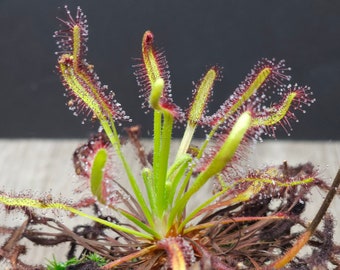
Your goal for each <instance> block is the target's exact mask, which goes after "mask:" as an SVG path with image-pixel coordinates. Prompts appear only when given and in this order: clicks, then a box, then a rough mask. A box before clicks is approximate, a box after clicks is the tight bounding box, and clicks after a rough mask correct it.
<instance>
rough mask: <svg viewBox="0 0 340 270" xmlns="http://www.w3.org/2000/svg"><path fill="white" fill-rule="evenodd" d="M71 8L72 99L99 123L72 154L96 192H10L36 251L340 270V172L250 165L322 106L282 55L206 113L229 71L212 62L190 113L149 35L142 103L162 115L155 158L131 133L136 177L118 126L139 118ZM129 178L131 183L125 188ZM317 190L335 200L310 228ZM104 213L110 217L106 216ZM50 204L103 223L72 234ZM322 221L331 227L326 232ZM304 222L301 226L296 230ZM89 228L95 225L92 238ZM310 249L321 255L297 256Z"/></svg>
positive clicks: (197, 264)
mask: <svg viewBox="0 0 340 270" xmlns="http://www.w3.org/2000/svg"><path fill="white" fill-rule="evenodd" d="M65 10H66V17H65V19H59V21H60V22H61V24H62V27H61V29H60V30H58V31H56V32H55V34H54V37H55V38H56V40H57V44H58V48H59V50H58V52H57V57H58V61H57V70H58V72H59V74H60V78H61V81H62V83H63V85H64V87H65V88H66V96H67V98H68V100H67V102H66V104H67V106H68V107H69V109H70V110H71V111H73V112H74V114H75V115H83V117H84V120H90V119H91V121H98V122H99V123H100V131H99V133H98V134H96V135H94V136H92V137H91V138H90V140H89V142H88V143H86V144H84V145H82V146H80V147H79V148H77V149H76V151H75V153H74V155H73V162H74V166H75V173H76V174H77V175H78V176H79V179H80V180H84V181H85V182H86V183H87V186H88V188H89V190H90V191H91V194H92V196H91V197H89V198H86V199H83V200H82V201H79V202H78V203H75V204H68V203H66V202H65V201H66V200H65V201H64V202H61V201H58V200H54V199H53V198H52V199H51V198H48V199H47V198H38V199H35V198H30V197H27V196H26V197H25V196H20V195H17V196H16V195H13V194H7V193H5V192H1V193H0V202H1V203H2V204H3V205H5V206H6V209H8V210H10V211H12V210H13V209H21V210H22V211H24V212H25V213H26V214H27V216H28V217H29V220H28V221H27V224H26V225H25V226H24V227H22V228H21V231H20V233H21V234H20V235H21V236H23V237H26V238H28V239H29V240H31V241H32V242H34V243H35V244H38V245H46V243H47V240H46V239H47V237H50V238H51V237H52V239H54V243H61V242H65V241H72V245H71V250H70V252H69V255H73V254H74V249H75V246H81V247H82V248H83V249H84V251H86V252H95V253H96V254H98V255H100V256H101V258H104V259H105V263H104V264H103V265H101V266H100V269H113V268H116V269H176V270H184V269H280V268H284V267H287V269H302V268H301V267H309V269H312V268H313V267H314V268H315V267H327V265H328V264H333V265H334V266H338V267H339V265H340V264H339V259H337V257H336V256H339V250H340V249H339V246H337V245H336V244H334V243H333V242H332V237H333V233H332V232H333V230H334V224H333V223H334V221H333V218H332V217H331V216H330V215H329V214H326V213H327V208H328V206H329V203H330V202H331V201H332V199H333V197H334V196H335V195H336V194H337V188H338V186H339V182H340V180H339V179H340V174H338V175H337V177H336V178H335V181H334V183H333V184H332V186H329V185H328V184H326V183H325V182H324V181H323V180H322V179H321V178H320V177H319V175H318V172H317V170H316V169H315V168H314V166H313V165H312V164H310V163H305V164H301V165H298V166H295V167H294V166H290V165H289V164H288V163H283V164H282V165H278V166H272V165H270V166H269V165H268V166H266V167H264V168H261V169H250V168H248V167H244V166H243V162H242V161H244V160H245V159H246V157H247V155H248V151H246V149H247V148H248V147H249V146H250V145H251V144H253V143H255V142H256V141H260V140H261V138H262V137H263V136H266V135H269V136H272V137H275V131H276V128H277V127H282V128H283V129H284V130H286V131H287V133H290V130H291V124H290V123H291V121H292V120H293V121H295V120H297V115H298V113H299V112H305V110H306V108H307V107H309V106H310V105H311V104H312V103H313V102H314V101H315V99H314V98H313V93H312V92H311V90H310V88H309V87H308V86H299V85H297V84H292V83H290V80H291V75H289V74H288V73H289V72H290V68H288V67H286V64H285V61H284V60H280V61H277V60H275V59H267V58H263V59H262V60H260V61H259V62H258V63H257V64H256V65H255V66H254V67H253V68H252V69H251V71H250V72H249V74H248V75H247V76H246V78H245V80H244V81H243V82H242V83H241V84H240V85H239V86H238V87H237V88H236V90H235V91H234V93H233V94H232V95H231V96H230V97H229V98H228V99H226V100H225V101H224V102H223V103H222V104H221V106H220V108H219V109H218V110H217V111H216V112H215V113H213V114H211V115H208V113H207V108H206V106H207V103H208V102H209V101H210V100H211V97H212V95H213V87H214V84H215V83H216V82H217V81H221V80H222V68H221V67H219V66H217V65H212V66H211V67H210V68H208V69H207V71H206V72H205V74H204V75H203V76H202V78H201V79H199V80H198V81H197V82H196V83H195V84H194V87H195V89H194V90H193V97H192V100H191V101H190V103H189V104H188V108H187V109H185V110H183V109H182V108H180V107H179V106H178V105H176V104H175V102H174V100H173V98H172V89H171V83H170V71H169V67H168V63H167V60H166V57H165V54H164V51H161V50H158V49H157V48H156V46H155V36H154V34H153V33H152V32H151V31H149V30H148V31H146V32H145V33H144V35H143V37H142V45H141V51H142V53H141V57H140V61H139V62H138V63H137V64H136V65H135V66H134V67H135V70H136V71H135V75H136V78H137V83H138V85H139V87H140V96H141V97H142V99H143V101H142V108H144V109H145V110H146V111H148V112H151V113H153V149H152V153H151V154H148V153H146V151H144V149H143V147H142V144H141V142H140V141H139V138H138V133H139V130H140V127H139V126H132V127H125V128H124V130H125V131H126V132H127V134H128V137H129V139H130V141H131V142H132V145H133V146H135V148H136V155H137V160H139V161H140V171H139V172H135V171H133V170H132V168H131V165H130V164H129V162H128V159H127V158H126V156H125V153H124V144H123V143H122V139H121V136H120V135H119V132H118V131H119V129H120V126H122V125H127V124H129V123H130V122H131V121H132V120H131V119H130V117H129V116H128V115H127V113H126V112H125V110H123V108H122V106H121V105H120V103H119V102H118V101H117V100H116V99H115V93H114V92H113V91H110V90H109V89H108V87H107V86H105V85H103V84H102V83H101V82H100V80H99V77H98V75H97V74H96V73H95V71H94V66H93V65H92V64H90V63H89V62H88V60H86V58H85V57H86V54H87V51H88V48H87V45H86V42H87V40H88V25H87V19H86V16H85V15H84V13H83V12H82V10H81V9H80V8H79V7H78V9H77V12H76V15H75V17H73V16H72V15H71V12H70V11H69V10H68V8H67V7H65ZM272 96H276V99H275V98H272ZM174 125H183V126H184V127H185V131H184V133H183V137H182V139H181V142H180V146H179V148H178V150H177V153H176V155H175V156H174V157H173V158H170V149H171V146H172V131H173V128H174ZM201 127H202V128H204V130H205V131H206V133H207V134H206V139H205V140H204V141H203V142H202V144H201V145H199V146H195V147H193V146H192V140H193V138H194V135H195V131H196V130H197V129H198V128H201ZM112 155H114V156H115V159H112V157H111V156H112ZM113 160H114V162H116V163H117V164H115V165H114V166H121V167H122V169H123V171H124V175H123V176H120V177H124V178H126V179H127V180H128V181H126V182H121V181H119V179H118V177H117V176H116V175H115V171H114V170H113V169H112V164H111V163H112V162H113ZM207 182H210V183H211V182H214V183H215V185H214V187H215V189H214V192H213V193H212V194H211V195H210V196H207V197H205V198H202V200H201V203H200V204H199V205H196V206H195V207H194V208H193V209H192V210H189V209H188V208H187V206H188V203H189V202H190V201H191V200H192V199H193V198H194V197H195V196H197V194H198V192H199V191H200V190H201V189H202V187H203V186H205V185H206V183H207ZM126 183H128V184H129V187H127V186H124V185H125V184H126ZM313 187H319V188H320V189H322V190H324V191H325V192H328V193H327V196H326V199H325V201H324V203H323V204H322V206H321V208H320V211H319V212H318V214H317V215H316V216H315V219H314V220H313V221H312V223H311V224H309V223H308V221H305V220H304V219H303V218H302V217H301V214H302V213H303V211H304V210H305V207H306V204H307V203H308V194H309V191H310V190H311V188H313ZM128 190H131V192H129V191H128ZM143 190H145V192H143ZM274 200H276V201H280V203H279V204H277V205H276V206H275V207H274V206H273V205H272V204H271V202H272V201H274ZM102 206H105V208H106V210H109V212H110V213H111V214H110V215H104V214H103V213H102V211H100V209H101V207H102ZM46 208H47V209H59V210H62V211H68V212H71V213H72V214H75V215H80V216H84V217H86V218H89V219H90V220H92V221H93V222H94V223H93V224H92V225H86V226H81V225H79V226H77V228H76V229H75V230H74V231H72V230H69V229H67V228H66V226H64V225H63V224H61V223H60V222H58V220H56V219H53V218H46V217H42V216H39V214H36V210H35V209H46ZM85 208H93V209H94V213H93V214H89V213H88V212H87V211H83V209H85ZM322 220H324V229H323V230H318V229H317V226H318V225H319V223H320V221H322ZM36 224H40V225H45V226H48V227H52V228H54V229H57V230H58V231H59V233H58V234H52V235H51V234H50V235H48V234H44V232H40V234H39V235H38V234H35V237H32V233H33V232H34V226H35V225H36ZM295 225H299V226H300V227H301V230H300V231H299V232H297V233H291V228H292V227H293V226H295ZM80 228H86V232H87V233H85V232H84V231H85V230H84V231H81V230H79V229H80ZM11 232H13V234H15V232H18V231H15V230H12V231H11ZM312 237H313V241H309V240H310V239H311V238H312ZM11 239H13V238H11ZM65 239H66V240H65ZM70 239H72V240H70ZM325 243H326V244H327V245H328V249H327V252H324V246H325V245H326V244H325ZM330 243H331V246H330V245H329V244H330ZM306 245H309V246H311V247H312V248H313V252H312V253H310V254H306V255H304V256H298V252H299V251H300V250H301V248H302V247H303V246H306ZM15 246H16V245H14V247H15ZM4 247H5V246H3V247H2V248H1V249H0V251H1V253H0V256H2V257H4V258H6V259H9V260H10V261H11V262H12V265H13V266H20V265H21V264H24V263H23V262H22V261H21V260H20V259H19V256H20V254H21V253H20V252H19V253H17V255H16V257H15V260H11V258H13V257H11V256H13V255H10V254H9V253H8V252H7V250H5V249H4ZM6 252H7V253H6ZM71 257H72V256H71ZM316 258H318V259H316ZM55 264H56V263H55ZM32 269H33V268H32ZM315 269H316V268H315Z"/></svg>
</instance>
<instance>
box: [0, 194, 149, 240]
mask: <svg viewBox="0 0 340 270" xmlns="http://www.w3.org/2000/svg"><path fill="white" fill-rule="evenodd" d="M0 203H3V204H5V205H8V206H14V207H31V208H39V209H61V210H65V211H69V212H71V213H73V214H76V215H78V216H82V217H85V218H88V219H91V220H93V221H95V222H98V223H100V224H102V225H105V226H107V227H110V228H112V229H114V230H117V231H121V232H126V233H128V234H132V235H135V236H137V237H142V238H145V239H150V240H153V237H152V236H151V235H149V234H145V233H142V232H139V231H136V230H134V229H130V228H128V227H126V226H121V225H118V224H115V223H112V222H109V221H107V220H104V219H101V218H98V217H95V216H92V215H89V214H87V213H84V212H82V211H80V210H78V209H75V208H73V207H71V206H69V205H66V204H63V203H57V202H51V203H46V202H42V201H40V200H35V199H30V198H12V197H8V196H4V195H1V196H0Z"/></svg>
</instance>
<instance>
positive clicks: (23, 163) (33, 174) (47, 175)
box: [0, 139, 340, 269]
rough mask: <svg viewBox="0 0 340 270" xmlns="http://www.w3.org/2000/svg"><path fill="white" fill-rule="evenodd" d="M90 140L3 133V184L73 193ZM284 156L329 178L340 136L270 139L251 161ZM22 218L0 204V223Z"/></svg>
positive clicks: (38, 258)
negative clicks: (81, 151)
mask: <svg viewBox="0 0 340 270" xmlns="http://www.w3.org/2000/svg"><path fill="white" fill-rule="evenodd" d="M85 141H86V139H84V140H80V139H77V140H51V139H29V140H28V139H13V140H12V139H1V140H0V149H1V150H0V190H1V191H6V192H26V193H27V192H28V193H30V194H33V196H36V197H39V196H40V195H41V194H42V193H49V194H52V196H53V197H56V198H59V197H62V198H68V199H72V198H74V194H73V192H72V190H73V188H74V187H75V186H76V184H77V182H78V181H79V180H78V179H77V177H76V176H75V174H74V172H73V167H72V160H71V157H72V154H73V151H74V150H75V148H76V147H77V146H79V145H80V144H81V143H83V142H85ZM143 142H144V143H145V145H146V149H151V146H150V141H148V140H146V141H143ZM177 144H178V142H175V144H174V145H173V149H177ZM130 150H131V149H130ZM128 157H129V158H128V159H129V160H131V161H133V162H132V164H133V167H134V168H137V167H138V162H134V155H133V151H130V153H129V155H128ZM284 160H287V161H288V163H289V164H290V165H297V164H299V163H305V162H307V161H311V162H313V163H314V164H315V165H316V166H317V167H318V168H319V170H320V175H321V176H322V177H323V178H324V179H325V180H327V181H328V182H329V183H330V182H331V180H332V179H333V178H334V176H335V174H336V172H337V170H338V169H339V168H340V142H331V141H275V140H268V141H265V142H263V143H259V144H257V145H256V147H255V149H254V151H253V154H251V155H250V161H249V162H248V163H247V164H246V165H249V166H260V167H261V166H262V165H264V164H265V163H268V164H272V165H275V164H281V163H282V162H283V161H284ZM207 189H208V188H207ZM205 192H207V191H205ZM316 193H317V194H316V196H314V194H313V198H312V206H310V208H309V209H308V210H307V213H306V218H312V216H313V214H314V213H315V209H316V208H315V207H317V206H319V205H320V204H321V200H322V197H323V193H321V192H319V191H316ZM330 210H331V212H332V213H333V215H334V216H335V220H340V198H336V199H335V200H334V201H333V203H332V205H331V206H330ZM52 214H53V213H52ZM61 220H62V221H63V222H64V223H65V224H67V225H69V226H72V225H74V224H75V223H76V222H77V221H74V220H70V219H69V218H68V216H67V215H66V214H65V215H64V216H63V217H61ZM20 221H21V219H20V218H17V217H13V215H11V216H8V215H7V214H6V213H5V211H4V210H3V207H2V208H1V207H0V224H1V225H4V224H6V225H12V224H17V223H20ZM78 222H79V221H78ZM335 237H336V241H337V242H338V243H339V242H340V222H338V223H337V224H336V233H335ZM0 239H1V238H0ZM38 250H39V249H38ZM63 251H65V247H60V250H55V249H54V250H51V249H40V250H39V251H38V253H37V252H34V254H35V255H34V258H33V257H30V258H29V260H30V261H32V262H35V263H46V260H47V259H52V256H53V254H54V255H55V256H56V257H57V258H58V259H64V258H63V255H62V254H63V253H64V252H63ZM46 258H47V259H46ZM0 268H1V263H0ZM1 269H2V268H1Z"/></svg>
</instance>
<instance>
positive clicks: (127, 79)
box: [0, 0, 340, 140]
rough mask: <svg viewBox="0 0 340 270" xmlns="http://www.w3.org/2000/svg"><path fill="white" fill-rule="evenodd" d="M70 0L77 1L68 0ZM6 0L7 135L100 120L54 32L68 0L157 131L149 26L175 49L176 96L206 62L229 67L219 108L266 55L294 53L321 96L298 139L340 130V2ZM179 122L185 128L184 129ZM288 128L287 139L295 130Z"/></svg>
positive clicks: (132, 103)
mask: <svg viewBox="0 0 340 270" xmlns="http://www.w3.org/2000/svg"><path fill="white" fill-rule="evenodd" d="M68 2H69V3H68ZM68 2H67V1H52V0H49V1H47V0H35V1H32V0H31V1H26V0H22V1H18V0H7V1H4V0H3V1H0V34H1V37H0V85H1V87H0V114H1V127H0V137H58V138H59V137H84V136H88V135H89V134H90V133H91V132H93V131H94V130H95V129H96V125H94V124H85V125H82V124H81V123H80V122H81V120H82V118H81V117H74V116H72V113H71V112H70V111H68V109H67V108H66V106H65V105H64V104H65V98H64V97H63V93H64V90H63V87H62V86H61V83H60V82H59V78H58V75H57V74H56V72H55V70H54V66H55V65H56V56H55V55H54V52H55V51H56V49H57V48H56V45H55V41H54V39H53V38H52V34H53V32H54V30H56V29H58V26H59V22H58V21H57V20H56V19H55V17H56V16H59V17H63V16H64V10H63V6H64V4H65V3H67V4H68V5H69V7H70V9H71V10H72V11H73V12H74V11H75V7H76V6H77V5H80V6H81V7H82V9H83V11H84V12H85V13H86V14H87V17H88V21H89V25H90V26H89V30H90V39H89V43H88V47H89V54H88V57H87V58H88V60H89V62H90V63H92V64H94V65H95V70H96V72H97V73H98V75H99V76H100V78H101V81H102V83H104V84H108V85H109V87H110V89H112V90H114V91H115V92H116V96H117V99H118V100H119V101H120V103H122V105H123V107H124V109H125V110H126V111H127V113H128V114H129V115H130V116H131V117H132V118H133V120H134V121H133V123H135V124H142V125H143V135H145V136H147V135H148V134H150V131H152V125H151V119H152V117H151V115H150V114H148V115H145V114H144V113H143V112H142V111H141V110H140V109H139V104H140V100H139V99H138V87H137V85H136V81H135V78H134V76H133V74H132V73H133V68H132V65H133V64H135V63H136V62H135V61H134V60H133V58H134V57H139V56H140V43H141V37H142V35H143V33H144V31H145V30H147V29H150V30H152V31H153V33H154V34H155V38H156V43H157V44H158V45H159V47H161V48H164V49H165V51H166V55H167V59H168V62H169V65H170V70H171V78H172V85H173V94H174V99H175V102H176V103H177V104H179V105H181V106H182V107H184V108H185V107H186V104H187V100H186V97H187V96H189V95H190V93H191V91H192V88H193V87H192V81H196V80H198V79H199V78H200V77H201V74H202V73H203V72H204V71H206V68H207V67H208V66H210V65H213V64H219V65H221V66H223V67H224V70H223V74H224V79H223V81H222V82H221V83H218V84H217V85H216V88H215V95H214V101H215V103H214V104H213V106H212V107H211V110H212V111H214V109H216V108H217V107H218V106H219V104H220V103H221V102H222V101H223V100H224V99H225V98H226V97H228V95H230V94H231V93H232V91H233V89H234V88H235V87H236V86H237V85H238V84H239V83H240V82H241V81H242V80H243V79H244V76H245V75H246V74H247V73H248V72H249V71H250V69H251V68H252V66H253V65H254V64H255V63H256V62H257V60H259V59H260V58H262V57H268V58H272V57H275V58H277V59H286V61H287V65H288V66H291V67H292V72H291V74H292V76H293V79H292V81H293V82H297V83H299V84H300V85H309V86H311V87H312V90H313V92H314V93H315V96H316V98H317V102H316V103H315V104H314V105H313V106H312V107H311V108H309V111H308V113H307V114H299V115H298V116H299V119H300V123H299V125H297V124H295V123H293V128H294V131H293V133H292V136H291V137H290V138H291V139H326V140H335V139H340V116H339V115H340V114H339V111H340V109H339V97H340V94H339V93H340V1H337V0H318V1H316V0H315V1H309V0H304V1H302V0H300V1H296V0H281V1H269V0H268V1H265V0H257V1H253V0H248V1H245V0H243V1H242V0H219V1H214V0H209V1H183V0H172V1H160V0H152V1H137V0H114V1H109V0H107V1H68ZM181 132H182V131H181V130H180V129H179V130H176V135H177V136H178V135H180V134H181ZM286 137H287V136H286V135H285V134H284V133H280V134H278V138H286Z"/></svg>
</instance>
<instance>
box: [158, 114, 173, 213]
mask: <svg viewBox="0 0 340 270" xmlns="http://www.w3.org/2000/svg"><path fill="white" fill-rule="evenodd" d="M163 117H164V121H163V128H162V135H161V149H160V161H159V165H160V167H159V170H160V171H159V174H158V175H159V178H158V179H155V180H156V183H155V184H156V190H157V195H158V200H157V204H158V205H159V206H160V209H159V210H160V212H159V214H160V215H159V216H158V217H160V218H161V217H162V216H163V214H164V211H165V210H166V209H167V205H166V202H167V200H165V199H164V197H165V195H166V194H165V183H166V180H167V173H168V162H169V154H170V147H171V136H172V126H173V116H172V115H171V114H170V113H168V112H163Z"/></svg>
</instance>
